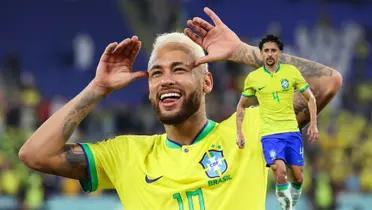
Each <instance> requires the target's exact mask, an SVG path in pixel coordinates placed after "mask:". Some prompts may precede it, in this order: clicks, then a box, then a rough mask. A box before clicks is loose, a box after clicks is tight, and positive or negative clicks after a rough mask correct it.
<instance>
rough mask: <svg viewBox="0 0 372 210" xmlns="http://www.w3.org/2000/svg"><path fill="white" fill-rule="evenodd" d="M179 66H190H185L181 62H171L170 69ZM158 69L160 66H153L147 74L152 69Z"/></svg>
mask: <svg viewBox="0 0 372 210" xmlns="http://www.w3.org/2000/svg"><path fill="white" fill-rule="evenodd" d="M180 65H184V66H190V65H187V64H185V63H183V62H179V61H176V62H173V63H172V64H171V68H174V67H175V66H180ZM160 68H161V65H154V66H152V67H151V69H150V70H149V72H150V71H152V70H153V69H160Z"/></svg>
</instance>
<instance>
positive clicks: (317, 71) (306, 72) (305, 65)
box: [280, 54, 333, 78]
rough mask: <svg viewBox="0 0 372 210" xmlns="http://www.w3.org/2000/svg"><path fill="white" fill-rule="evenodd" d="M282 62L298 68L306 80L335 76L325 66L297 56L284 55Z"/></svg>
mask: <svg viewBox="0 0 372 210" xmlns="http://www.w3.org/2000/svg"><path fill="white" fill-rule="evenodd" d="M280 61H281V62H282V63H288V64H292V65H294V66H296V67H297V68H298V69H299V70H300V72H301V74H302V75H303V76H304V77H306V78H308V77H323V76H332V74H333V71H332V69H330V68H328V67H327V66H324V65H323V64H320V63H317V62H314V61H309V60H306V59H303V58H299V57H296V56H291V55H287V54H283V55H282V57H281V58H280Z"/></svg>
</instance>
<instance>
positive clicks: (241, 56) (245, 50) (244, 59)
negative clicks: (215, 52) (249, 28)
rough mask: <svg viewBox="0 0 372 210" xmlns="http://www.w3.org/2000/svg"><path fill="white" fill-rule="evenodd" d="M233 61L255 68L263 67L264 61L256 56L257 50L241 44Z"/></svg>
mask: <svg viewBox="0 0 372 210" xmlns="http://www.w3.org/2000/svg"><path fill="white" fill-rule="evenodd" d="M231 60H233V61H236V62H239V63H244V64H247V65H250V66H253V67H255V68H257V67H259V66H262V65H263V63H262V60H261V59H259V57H258V56H257V55H256V52H255V48H254V47H250V46H248V45H247V44H240V45H239V46H238V50H237V51H236V53H234V54H233V55H232V58H231Z"/></svg>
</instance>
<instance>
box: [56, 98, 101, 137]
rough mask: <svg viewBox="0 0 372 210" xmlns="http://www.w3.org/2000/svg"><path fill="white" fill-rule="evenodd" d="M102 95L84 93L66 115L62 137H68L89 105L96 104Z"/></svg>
mask: <svg viewBox="0 0 372 210" xmlns="http://www.w3.org/2000/svg"><path fill="white" fill-rule="evenodd" d="M101 98H102V96H98V95H96V94H94V93H86V94H85V95H83V96H82V98H81V99H80V100H79V102H78V103H77V105H76V107H74V108H73V109H72V110H71V111H70V112H69V113H68V115H67V116H66V118H65V123H64V125H63V137H64V139H66V140H67V139H68V138H70V136H71V134H72V132H73V131H74V130H75V128H76V127H77V126H78V124H79V123H80V121H81V120H82V119H83V118H84V117H85V116H86V115H87V114H88V113H89V111H90V109H91V107H92V106H93V105H94V104H96V103H97V102H98V101H99V100H100V99H101Z"/></svg>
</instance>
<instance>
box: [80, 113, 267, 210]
mask: <svg viewBox="0 0 372 210" xmlns="http://www.w3.org/2000/svg"><path fill="white" fill-rule="evenodd" d="M258 120H259V114H258V110H257V108H249V109H247V118H246V120H244V124H245V126H244V127H245V128H247V129H246V133H247V134H248V135H247V139H248V141H247V145H246V147H245V148H244V149H238V147H237V146H236V144H235V139H236V126H235V115H233V116H231V117H230V118H229V119H227V120H225V121H223V122H221V123H216V122H213V121H211V120H208V122H207V123H206V125H205V126H204V128H203V129H202V130H201V131H200V133H199V134H198V135H197V137H195V139H194V142H193V144H191V145H178V144H177V143H175V142H174V141H172V140H170V139H167V136H166V134H159V135H152V136H141V135H124V136H117V137H115V138H113V139H110V140H107V141H102V142H99V143H95V144H81V146H82V148H83V150H84V152H85V155H86V157H87V162H88V166H89V167H88V168H89V180H84V181H80V182H81V184H82V187H83V189H84V190H85V191H95V190H97V189H116V191H117V193H118V195H119V198H120V201H121V203H122V204H123V206H124V209H125V210H212V209H213V210H247V209H248V210H250V209H251V210H264V209H265V198H266V185H267V173H268V171H267V168H266V167H265V161H264V158H263V155H262V148H261V143H260V138H259V133H258V127H257V126H256V125H257V121H258Z"/></svg>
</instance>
